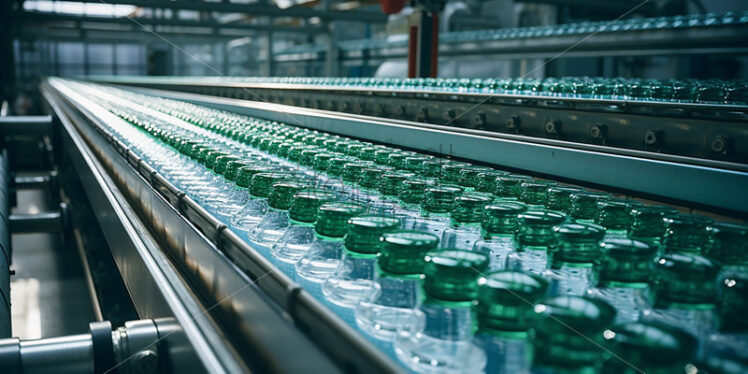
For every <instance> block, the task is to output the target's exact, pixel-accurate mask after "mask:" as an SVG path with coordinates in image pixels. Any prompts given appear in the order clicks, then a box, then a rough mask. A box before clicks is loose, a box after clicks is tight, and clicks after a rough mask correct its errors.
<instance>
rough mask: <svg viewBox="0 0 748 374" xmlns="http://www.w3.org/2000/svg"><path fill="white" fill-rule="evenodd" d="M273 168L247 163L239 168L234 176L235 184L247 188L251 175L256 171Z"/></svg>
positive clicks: (267, 170) (261, 171) (260, 171)
mask: <svg viewBox="0 0 748 374" xmlns="http://www.w3.org/2000/svg"><path fill="white" fill-rule="evenodd" d="M272 170H273V169H272V168H270V167H268V166H267V165H264V164H255V165H248V166H243V167H241V168H239V170H238V172H237V173H238V174H237V177H236V185H237V186H239V187H244V188H248V187H249V185H250V184H251V182H252V177H253V176H254V175H255V174H257V173H263V172H270V171H272Z"/></svg>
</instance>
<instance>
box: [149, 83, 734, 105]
mask: <svg viewBox="0 0 748 374" xmlns="http://www.w3.org/2000/svg"><path fill="white" fill-rule="evenodd" d="M191 79H192V80H194V81H196V82H203V83H211V82H219V83H233V82H237V83H253V84H258V83H263V84H292V85H311V86H327V87H340V88H341V89H350V88H355V89H376V90H406V91H412V90H416V91H440V92H455V93H478V94H481V93H483V94H497V95H499V94H522V95H537V96H553V97H563V98H593V99H614V100H642V101H665V102H674V103H707V104H709V103H711V104H732V105H746V104H748V84H747V82H746V81H745V80H720V79H710V80H697V79H685V80H676V79H671V80H656V79H639V78H601V77H564V78H545V79H537V78H515V79H512V78H495V79H494V78H488V79H480V78H475V79H469V78H462V79H458V78H408V79H400V78H305V77H284V78H254V77H253V78H236V77H225V78H224V77H220V78H219V77H209V78H191ZM156 80H157V81H164V80H165V81H167V82H168V80H169V78H163V79H156Z"/></svg>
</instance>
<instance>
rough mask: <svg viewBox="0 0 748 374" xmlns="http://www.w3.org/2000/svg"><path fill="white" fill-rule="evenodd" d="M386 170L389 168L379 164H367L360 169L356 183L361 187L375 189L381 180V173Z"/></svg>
mask: <svg viewBox="0 0 748 374" xmlns="http://www.w3.org/2000/svg"><path fill="white" fill-rule="evenodd" d="M388 171H390V170H387V169H385V168H383V167H381V166H371V165H369V166H368V167H367V168H365V169H364V170H363V171H361V178H360V179H359V181H358V184H359V185H360V186H361V187H363V188H369V189H377V188H378V187H379V184H380V183H381V181H382V175H384V173H387V172H388Z"/></svg>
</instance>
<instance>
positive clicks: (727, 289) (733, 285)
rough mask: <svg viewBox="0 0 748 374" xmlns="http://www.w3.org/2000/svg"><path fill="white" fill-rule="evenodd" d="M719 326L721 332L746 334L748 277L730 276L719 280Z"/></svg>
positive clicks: (747, 325) (747, 331)
mask: <svg viewBox="0 0 748 374" xmlns="http://www.w3.org/2000/svg"><path fill="white" fill-rule="evenodd" d="M719 285H720V288H721V290H720V291H721V292H720V295H721V299H720V308H719V315H720V324H719V330H720V331H722V332H730V333H739V334H746V333H748V319H746V318H745V316H746V315H748V275H746V274H731V275H729V276H728V277H726V278H724V279H721V280H720V283H719Z"/></svg>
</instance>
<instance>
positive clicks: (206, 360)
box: [44, 89, 241, 373]
mask: <svg viewBox="0 0 748 374" xmlns="http://www.w3.org/2000/svg"><path fill="white" fill-rule="evenodd" d="M44 96H45V99H46V100H47V102H48V103H49V105H50V107H51V108H52V109H53V110H54V111H55V113H56V114H57V116H58V118H59V119H60V124H61V127H62V131H61V132H62V134H63V136H62V147H63V150H64V152H65V153H66V154H68V155H69V156H70V158H71V162H72V163H73V165H74V166H75V168H76V170H77V172H78V174H79V176H80V178H81V181H82V184H83V186H85V187H86V194H87V196H88V198H89V200H90V202H91V205H92V207H93V208H94V209H95V212H96V213H95V214H96V219H97V220H98V221H99V225H100V227H101V228H102V230H103V232H104V234H105V236H106V238H107V240H108V242H109V244H110V246H111V248H112V249H113V255H114V257H115V261H116V262H117V263H118V265H119V266H120V271H121V273H122V276H123V278H124V279H126V280H128V283H127V285H128V290H129V292H130V295H131V297H132V299H133V303H134V304H135V306H136V308H137V310H138V313H139V314H140V316H141V317H142V318H168V317H174V318H176V319H177V320H178V321H179V326H180V329H181V330H179V332H178V333H173V334H171V335H169V336H168V337H167V338H166V339H165V344H167V346H168V347H169V349H170V350H174V351H181V352H184V351H188V352H190V353H186V354H183V356H184V359H183V360H181V361H179V362H175V363H174V370H175V371H178V370H182V371H181V372H185V373H188V372H198V373H199V372H211V373H221V372H236V371H240V370H239V367H241V366H235V364H234V366H233V367H232V366H231V365H232V363H235V361H234V360H230V359H228V358H227V359H225V360H219V359H218V358H216V356H215V350H220V349H221V347H222V346H223V345H222V343H220V342H221V341H222V338H220V337H218V336H216V335H213V337H212V339H211V340H210V343H209V342H208V341H209V340H208V338H206V336H205V334H208V335H210V334H211V332H210V331H207V332H203V331H202V329H201V328H200V327H199V325H200V322H203V324H204V323H205V321H204V320H202V319H194V317H193V316H194V315H197V314H198V313H200V310H201V308H200V307H199V306H198V304H197V303H196V302H195V301H194V300H192V299H191V297H190V291H189V290H188V289H187V287H186V286H185V285H184V284H183V281H182V279H181V277H180V276H179V275H178V273H177V271H176V270H175V269H174V268H173V267H172V266H171V265H170V264H169V261H168V260H167V258H166V257H165V255H164V254H163V253H161V252H160V251H159V249H158V248H157V247H156V246H155V242H154V241H153V239H152V238H150V235H149V234H148V231H147V230H146V229H145V228H144V227H143V225H142V223H140V222H139V221H138V220H136V219H135V218H136V217H137V215H136V214H135V213H134V212H133V211H132V210H131V209H130V208H128V206H127V204H126V200H125V198H124V196H122V194H121V193H120V192H119V191H118V190H117V189H116V188H114V186H115V183H114V181H113V180H112V179H111V178H110V177H109V176H108V175H107V174H106V172H105V171H104V169H103V166H102V165H101V163H100V162H99V161H98V160H97V159H96V158H95V156H94V154H93V153H92V151H91V150H90V149H89V148H88V146H87V145H86V143H85V141H84V139H83V137H82V134H79V133H78V132H77V130H76V128H75V127H74V125H73V122H72V121H71V120H70V119H69V117H68V113H66V112H65V111H63V107H62V106H61V105H62V102H60V101H59V100H60V99H59V98H58V97H56V96H54V95H53V94H52V93H51V92H50V91H49V90H48V89H45V90H44ZM77 120H78V121H81V123H83V122H82V119H80V118H77ZM81 129H84V130H83V131H85V130H88V131H87V134H86V135H88V136H91V135H92V133H91V132H92V131H93V130H91V129H89V128H86V127H81ZM96 139H97V140H98V142H99V145H104V144H107V143H106V141H105V140H103V139H101V138H96ZM107 147H108V144H107ZM129 217H133V220H132V221H131V220H130V218H129ZM195 350H200V351H201V355H200V357H199V358H198V357H197V355H196V354H195V353H194V352H195ZM232 369H233V370H232Z"/></svg>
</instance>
